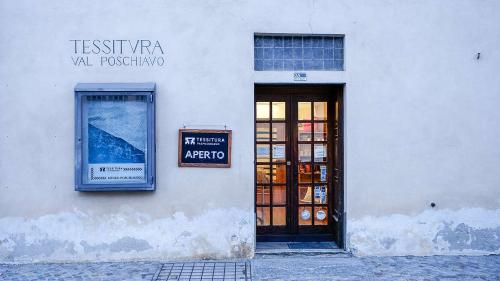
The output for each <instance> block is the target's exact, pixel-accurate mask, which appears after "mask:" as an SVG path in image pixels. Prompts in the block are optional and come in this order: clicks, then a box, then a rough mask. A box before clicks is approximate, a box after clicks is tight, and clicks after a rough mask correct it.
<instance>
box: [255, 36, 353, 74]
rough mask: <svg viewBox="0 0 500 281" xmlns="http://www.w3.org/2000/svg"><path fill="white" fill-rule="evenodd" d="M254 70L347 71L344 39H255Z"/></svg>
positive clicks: (291, 37)
mask: <svg viewBox="0 0 500 281" xmlns="http://www.w3.org/2000/svg"><path fill="white" fill-rule="evenodd" d="M254 70H256V71H301V70H302V71H303V70H315V71H341V70H344V37H343V36H338V35H255V36H254Z"/></svg>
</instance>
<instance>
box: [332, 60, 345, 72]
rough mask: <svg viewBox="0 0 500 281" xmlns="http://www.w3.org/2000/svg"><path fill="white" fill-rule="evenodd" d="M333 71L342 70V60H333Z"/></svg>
mask: <svg viewBox="0 0 500 281" xmlns="http://www.w3.org/2000/svg"><path fill="white" fill-rule="evenodd" d="M334 68H335V70H343V69H344V61H343V60H335V61H334Z"/></svg>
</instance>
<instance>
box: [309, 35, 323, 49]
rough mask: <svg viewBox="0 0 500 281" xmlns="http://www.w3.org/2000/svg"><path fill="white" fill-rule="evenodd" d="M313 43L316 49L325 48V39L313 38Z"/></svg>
mask: <svg viewBox="0 0 500 281" xmlns="http://www.w3.org/2000/svg"><path fill="white" fill-rule="evenodd" d="M312 43H313V47H314V48H323V37H317V36H316V37H313V40H312Z"/></svg>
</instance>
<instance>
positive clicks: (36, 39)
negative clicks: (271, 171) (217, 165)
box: [0, 0, 500, 262]
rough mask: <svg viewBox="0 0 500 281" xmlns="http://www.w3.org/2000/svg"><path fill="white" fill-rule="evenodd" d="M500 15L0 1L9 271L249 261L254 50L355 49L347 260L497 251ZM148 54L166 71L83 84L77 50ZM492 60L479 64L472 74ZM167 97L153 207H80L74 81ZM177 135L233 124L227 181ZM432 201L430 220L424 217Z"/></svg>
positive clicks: (324, 4) (426, 4) (0, 252)
mask: <svg viewBox="0 0 500 281" xmlns="http://www.w3.org/2000/svg"><path fill="white" fill-rule="evenodd" d="M499 12H500V4H499V3H498V2H496V1H481V2H478V1H472V0H471V1H465V0H464V1H440V2H439V3H438V2H436V1H431V0H428V1H404V2H403V1H395V0H394V1H377V2H373V1H217V2H212V1H210V2H206V1H182V2H179V1H160V0H156V1H148V2H138V1H107V2H100V1H89V2H78V3H75V2H74V1H37V2H33V1H2V2H1V3H0V24H1V26H3V28H2V29H0V63H1V64H0V129H1V133H0V261H2V262H3V261H7V262H19V261H42V260H43V261H56V260H111V259H175V258H202V257H215V258H223V257H250V256H252V255H253V248H254V238H255V237H254V236H255V235H254V232H255V227H254V217H253V190H254V186H253V183H254V178H253V177H254V172H253V85H254V83H293V81H292V73H290V72H282V73H272V72H254V71H253V34H254V33H304V34H345V46H346V51H345V54H346V58H345V67H346V71H345V72H332V73H327V72H324V73H321V72H308V83H345V84H346V87H345V89H346V91H345V95H344V96H345V188H346V202H345V203H346V207H347V210H346V211H347V228H348V229H347V236H348V247H349V248H350V249H351V250H352V251H354V252H355V253H357V254H360V255H363V254H368V255H370V254H376V255H391V254H417V255H419V254H450V253H465V254H478V253H479V254H481V253H498V251H499V249H500V241H499V238H498V237H500V234H499V233H500V219H499V217H500V214H499V213H500V211H499V209H500V199H499V198H500V176H499V175H498V167H499V166H500V149H499V148H498V143H499V142H500V141H499V140H500V134H499V132H498V130H497V129H496V128H497V125H496V124H497V123H499V120H500V113H499V112H500V111H498V110H497V108H498V106H499V105H500V99H499V98H498V93H499V92H500V80H499V79H497V76H498V70H497V68H498V65H500V53H499V52H498V50H497V47H498V46H500V29H499V28H498V26H499V25H500V21H499V19H498V16H497V15H498V13H499ZM143 38H144V39H151V40H159V41H160V42H161V44H162V47H164V51H165V53H166V54H165V58H166V63H165V66H163V67H96V66H94V67H88V68H87V67H75V66H73V64H72V62H71V55H72V45H71V42H70V41H69V40H71V39H143ZM478 52H481V57H480V59H476V57H477V53H478ZM148 81H153V82H156V83H157V86H158V93H157V100H156V104H157V115H156V118H157V119H156V121H157V126H156V132H157V154H156V156H157V190H156V191H155V192H153V193H114V194H109V193H108V194H90V193H78V192H75V191H74V190H73V188H74V186H73V182H74V172H73V163H74V156H73V154H74V144H73V141H74V140H73V132H74V119H73V116H74V97H73V92H72V89H73V87H74V85H75V84H76V83H78V82H148ZM184 124H188V125H192V126H194V127H197V126H206V125H209V126H210V125H212V126H219V125H224V124H226V125H228V126H229V128H230V129H232V130H233V155H232V158H233V165H232V168H231V169H194V168H182V169H180V168H178V167H177V131H178V129H179V128H180V127H182V126H183V125H184ZM431 202H435V203H436V204H437V207H436V208H430V207H429V204H430V203H431Z"/></svg>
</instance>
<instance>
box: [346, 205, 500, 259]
mask: <svg viewBox="0 0 500 281" xmlns="http://www.w3.org/2000/svg"><path fill="white" fill-rule="evenodd" d="M347 227H348V234H347V236H348V243H349V244H348V245H349V248H350V250H351V251H352V252H353V253H354V254H356V255H361V256H363V255H454V254H459V255H481V254H494V253H496V254H500V209H497V210H486V209H481V208H470V209H460V210H427V211H425V212H423V213H421V214H418V215H416V216H406V215H390V216H384V217H370V216H367V217H364V218H362V219H359V220H350V221H349V223H348V226H347Z"/></svg>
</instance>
